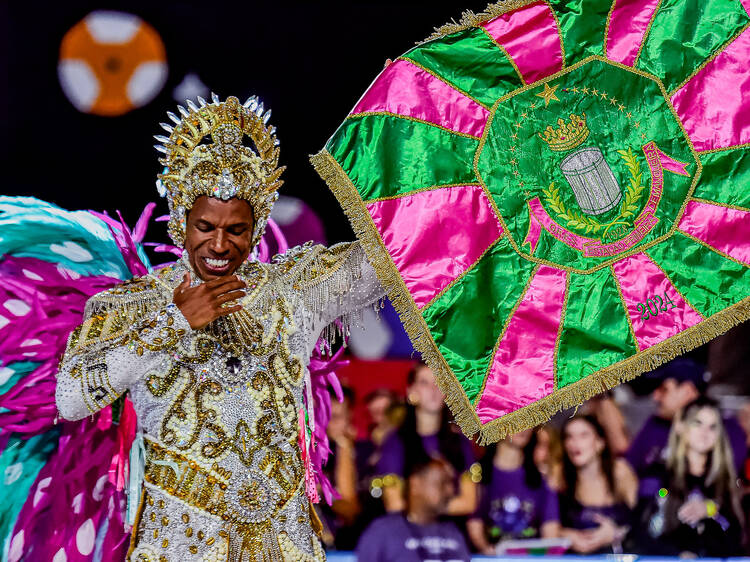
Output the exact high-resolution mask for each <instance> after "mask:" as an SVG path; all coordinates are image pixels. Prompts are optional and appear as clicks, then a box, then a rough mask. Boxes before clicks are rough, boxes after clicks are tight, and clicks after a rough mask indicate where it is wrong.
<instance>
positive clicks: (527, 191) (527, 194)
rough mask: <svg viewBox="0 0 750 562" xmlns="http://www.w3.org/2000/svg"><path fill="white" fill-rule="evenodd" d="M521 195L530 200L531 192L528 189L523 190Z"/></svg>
mask: <svg viewBox="0 0 750 562" xmlns="http://www.w3.org/2000/svg"><path fill="white" fill-rule="evenodd" d="M523 194H524V196H525V197H526V198H527V199H531V192H530V191H529V190H528V189H526V190H524V192H523Z"/></svg>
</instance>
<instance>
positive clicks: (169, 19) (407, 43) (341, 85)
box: [0, 0, 750, 390]
mask: <svg viewBox="0 0 750 562" xmlns="http://www.w3.org/2000/svg"><path fill="white" fill-rule="evenodd" d="M486 3H487V2H486V1H485V0H464V1H461V2H350V3H343V2H342V3H334V2H328V3H288V2H279V1H276V2H273V1H266V2H252V1H246V2H229V1H226V0H219V1H216V0H214V1H204V2H176V1H165V2H160V1H152V2H146V1H143V0H136V1H129V2H125V1H121V2H106V1H90V2H75V1H74V2H47V1H45V2H34V1H28V0H27V1H23V0H13V1H12V2H10V1H9V0H0V18H1V20H0V21H2V31H3V33H2V47H3V56H0V70H2V72H0V77H1V79H2V80H3V84H2V91H3V92H4V94H5V95H3V96H2V100H3V103H2V107H3V116H2V117H3V121H2V122H3V126H4V131H3V134H2V135H0V137H2V141H1V142H2V145H0V151H1V153H2V158H3V166H2V176H1V177H2V180H1V181H2V184H1V186H0V193H3V194H5V195H33V196H36V197H39V198H42V199H45V200H47V201H50V202H53V203H56V204H58V205H60V206H61V207H64V208H66V209H71V210H73V209H94V210H100V211H101V210H107V211H109V212H110V213H111V212H113V211H114V210H116V209H120V210H121V211H122V212H123V214H124V216H125V219H126V220H127V221H128V222H129V223H130V224H131V225H132V224H133V223H134V222H135V220H136V219H137V218H138V216H139V214H140V212H141V210H142V209H143V207H144V205H145V204H146V203H148V202H149V201H158V202H159V207H158V208H157V211H158V212H159V214H162V213H165V212H166V203H165V202H164V201H163V200H162V199H160V198H159V197H158V195H157V193H156V189H155V186H154V181H155V178H156V174H157V172H158V171H159V164H158V162H157V152H156V151H155V150H154V148H153V144H154V143H155V141H154V140H153V139H152V135H154V134H163V132H162V130H161V129H160V128H159V126H158V123H159V122H160V121H168V119H167V118H166V111H168V110H171V111H176V110H175V107H176V102H175V101H174V100H173V98H172V92H173V90H174V88H175V87H176V85H177V84H179V83H180V82H181V81H182V79H183V78H184V77H185V75H186V74H187V73H190V72H193V73H196V74H197V75H198V76H199V77H200V79H201V80H202V81H203V82H204V83H205V84H206V85H207V86H208V87H209V88H210V89H211V90H213V91H215V92H216V93H217V94H218V95H219V96H220V97H221V98H222V99H224V98H226V97H227V96H229V95H235V96H237V97H239V98H240V100H241V101H244V100H245V99H246V98H247V97H248V96H250V95H252V94H257V95H259V96H260V97H261V99H262V100H263V101H264V103H265V105H266V107H269V108H271V109H272V110H273V116H272V119H271V122H272V123H273V124H274V125H275V126H276V127H277V129H278V136H279V138H280V140H281V148H282V152H281V159H282V164H285V165H286V166H288V169H287V171H286V172H285V175H284V176H283V177H284V179H285V182H286V183H285V184H284V186H283V187H282V190H281V193H282V194H283V195H292V196H296V197H299V198H301V199H303V200H304V201H306V202H307V203H308V204H309V205H310V206H312V207H313V209H314V210H315V211H316V212H317V213H318V214H319V215H320V216H321V217H322V218H323V221H324V223H325V226H326V231H327V232H326V233H327V237H328V240H329V242H337V241H341V240H348V239H351V238H352V237H353V234H352V231H351V229H350V228H349V225H348V223H347V221H346V219H345V217H344V215H343V213H342V211H341V210H340V208H339V206H338V204H337V202H336V200H335V199H334V197H333V195H332V194H331V193H330V192H329V191H328V188H327V187H326V186H325V184H324V183H323V181H322V180H321V179H320V178H319V177H318V176H317V174H316V173H315V171H314V170H313V168H312V166H311V165H310V163H309V162H308V155H309V154H312V153H315V152H317V151H318V150H320V149H321V148H322V147H323V145H324V144H325V142H326V140H327V139H328V138H329V137H330V136H331V135H332V134H333V132H334V131H335V130H336V127H337V126H338V125H339V124H340V123H341V122H342V121H343V119H344V118H345V117H346V115H347V113H348V112H349V110H350V109H351V108H352V107H353V106H354V105H355V103H356V102H357V100H358V99H359V97H360V96H361V95H362V93H363V92H364V91H365V90H366V89H367V87H368V86H369V84H370V83H371V82H372V80H373V79H374V78H375V77H376V76H377V74H378V73H379V72H380V71H381V70H382V68H383V66H384V63H385V61H386V59H388V58H395V57H397V56H399V55H400V54H402V53H404V52H405V51H407V50H409V49H410V48H411V47H412V46H413V45H414V44H415V43H416V42H417V41H420V40H422V39H424V38H426V37H427V36H428V35H430V33H431V32H432V30H433V29H434V28H435V27H438V26H440V25H442V24H444V23H446V22H448V21H450V20H451V19H453V18H459V17H460V15H461V13H462V11H464V10H467V9H469V10H474V11H481V10H482V9H483V8H484V7H485V5H486ZM101 9H104V10H120V11H125V12H129V13H132V14H135V15H138V16H140V17H141V18H142V19H144V20H145V21H146V22H148V23H149V24H151V25H152V26H153V27H154V28H155V29H156V30H157V31H158V32H159V34H160V35H161V37H162V40H163V41H164V44H165V47H166V52H167V63H168V65H169V76H168V78H167V82H166V85H165V86H164V88H163V89H162V91H161V93H160V94H159V95H157V97H156V98H155V99H154V100H152V101H151V102H150V103H148V104H147V105H146V106H144V107H141V108H139V109H135V110H133V111H131V112H130V113H127V114H125V115H123V116H120V117H98V116H94V115H88V114H84V113H80V112H79V111H78V110H77V109H75V108H74V107H73V105H72V104H71V103H70V102H69V101H68V100H67V99H66V97H65V95H64V94H63V92H62V89H61V87H60V83H59V81H58V76H57V63H58V52H59V46H60V41H61V39H62V37H63V35H64V34H65V33H66V31H68V29H70V27H71V26H73V25H75V24H76V23H77V22H78V21H80V20H81V19H82V18H83V17H84V16H86V15H87V14H88V13H89V12H91V11H93V10H101ZM0 234H1V233H0ZM147 240H149V241H167V236H166V229H165V227H164V224H163V223H158V224H156V225H153V224H152V226H151V228H150V230H149V233H148V235H147ZM749 339H750V323H746V324H744V325H741V326H739V327H738V328H735V330H733V331H731V332H730V334H729V335H728V336H726V337H724V338H719V339H718V340H716V342H715V343H714V344H713V345H712V346H710V347H711V348H710V349H708V347H709V346H704V347H703V348H701V349H699V350H697V351H696V352H695V354H696V355H698V356H699V358H700V359H701V360H703V361H706V362H707V363H708V364H709V368H710V369H712V371H713V372H714V376H715V380H716V379H718V380H719V381H722V382H734V383H735V384H736V388H739V389H744V390H750V376H748V375H750V371H749V369H750V367H748V364H749V363H748V357H749V356H750V353H748V347H749V346H748V345H747V342H748V340H749Z"/></svg>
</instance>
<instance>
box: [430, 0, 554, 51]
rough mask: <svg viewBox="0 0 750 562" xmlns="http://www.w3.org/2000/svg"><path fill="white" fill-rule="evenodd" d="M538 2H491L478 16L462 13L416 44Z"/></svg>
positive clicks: (476, 25)
mask: <svg viewBox="0 0 750 562" xmlns="http://www.w3.org/2000/svg"><path fill="white" fill-rule="evenodd" d="M538 1H539V0H501V1H500V2H493V3H492V4H489V5H488V6H487V7H486V8H485V9H484V11H482V12H479V13H478V14H477V13H474V12H472V11H466V12H463V13H462V14H461V19H459V20H458V21H456V20H453V21H451V22H449V23H446V24H445V25H443V26H441V27H436V28H435V31H434V33H433V34H432V35H430V36H429V37H428V38H427V39H425V40H424V41H421V42H420V43H418V44H420V45H421V44H423V43H427V42H428V41H432V40H433V39H440V38H441V37H445V36H446V35H450V34H451V33H458V32H459V31H464V30H466V29H470V28H472V27H479V26H480V25H482V24H483V23H484V22H486V21H489V20H491V19H492V18H496V17H497V16H501V15H503V14H505V13H506V12H510V11H511V10H516V9H518V8H522V7H523V6H526V5H527V4H532V3H533V2H538Z"/></svg>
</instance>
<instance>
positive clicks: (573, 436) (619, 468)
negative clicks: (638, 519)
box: [558, 415, 638, 554]
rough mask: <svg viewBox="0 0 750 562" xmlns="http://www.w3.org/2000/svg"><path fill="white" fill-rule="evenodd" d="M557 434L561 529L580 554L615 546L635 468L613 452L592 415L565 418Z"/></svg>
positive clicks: (632, 495) (625, 521)
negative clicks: (560, 452) (560, 446)
mask: <svg viewBox="0 0 750 562" xmlns="http://www.w3.org/2000/svg"><path fill="white" fill-rule="evenodd" d="M562 439H563V470H562V479H561V482H559V483H558V486H559V491H560V523H561V525H562V531H561V535H562V536H563V537H567V538H569V539H570V541H571V549H572V550H573V551H575V552H578V553H580V554H594V553H596V554H602V553H607V552H610V553H611V552H618V551H619V550H620V548H621V543H622V540H623V538H624V537H625V535H626V533H627V531H628V526H629V522H630V513H631V509H632V508H633V507H634V506H635V502H636V497H637V493H638V480H637V478H636V476H635V473H634V472H633V470H632V469H631V468H630V466H629V465H628V464H627V463H626V462H625V461H624V460H621V459H614V458H613V455H612V451H611V449H610V447H609V444H608V443H607V439H606V434H605V431H604V429H603V428H602V426H601V425H600V424H599V422H598V421H597V420H596V418H594V417H592V416H585V415H577V416H574V417H572V418H570V419H569V420H567V421H566V422H565V424H564V425H563V429H562Z"/></svg>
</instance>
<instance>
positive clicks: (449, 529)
mask: <svg viewBox="0 0 750 562" xmlns="http://www.w3.org/2000/svg"><path fill="white" fill-rule="evenodd" d="M453 479H454V472H453V468H452V466H451V465H450V464H449V463H447V462H445V461H444V460H441V459H430V458H427V460H426V462H424V463H416V464H413V465H411V467H410V473H409V475H408V477H407V483H406V498H407V500H406V510H405V512H404V513H392V514H388V515H385V516H383V517H381V518H379V519H376V520H375V521H374V522H373V523H372V524H371V525H370V526H369V527H368V528H367V530H366V531H365V532H364V533H363V534H362V537H361V538H360V540H359V544H358V545H357V560H359V561H360V562H394V561H398V562H423V561H427V560H429V561H433V560H434V561H438V560H444V561H449V560H450V561H458V560H465V561H468V560H470V558H471V557H470V555H469V550H468V548H467V546H466V542H465V541H464V538H463V536H462V535H461V533H460V532H459V530H458V529H457V528H456V526H455V525H454V524H453V523H450V522H441V521H439V520H438V518H439V516H440V515H441V514H442V513H444V512H445V510H446V507H447V505H448V502H449V500H450V499H451V497H452V496H453V494H454V492H455V488H454V484H453Z"/></svg>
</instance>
